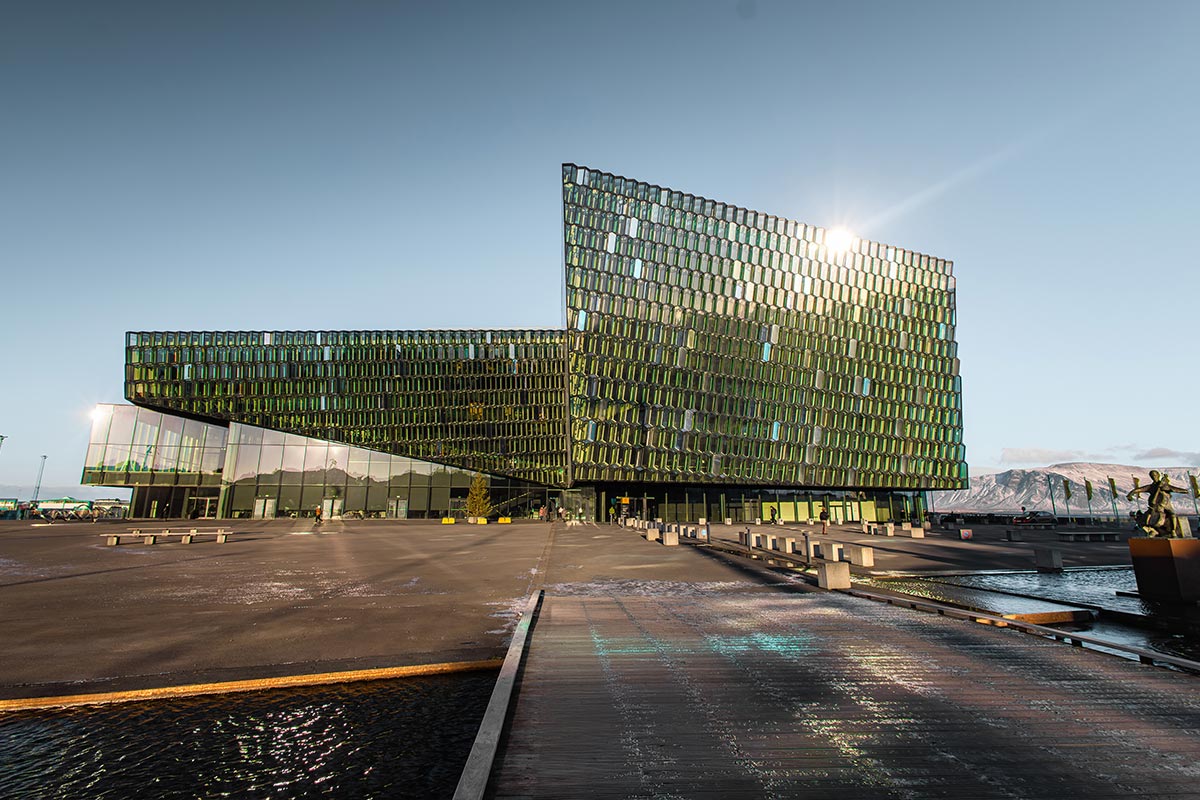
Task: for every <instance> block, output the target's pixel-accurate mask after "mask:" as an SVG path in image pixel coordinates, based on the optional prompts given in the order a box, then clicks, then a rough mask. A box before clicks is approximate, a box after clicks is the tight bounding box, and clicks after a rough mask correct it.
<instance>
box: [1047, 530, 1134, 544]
mask: <svg viewBox="0 0 1200 800" xmlns="http://www.w3.org/2000/svg"><path fill="white" fill-rule="evenodd" d="M1058 540H1059V541H1060V542H1119V541H1121V534H1119V533H1117V532H1116V531H1059V532H1058Z"/></svg>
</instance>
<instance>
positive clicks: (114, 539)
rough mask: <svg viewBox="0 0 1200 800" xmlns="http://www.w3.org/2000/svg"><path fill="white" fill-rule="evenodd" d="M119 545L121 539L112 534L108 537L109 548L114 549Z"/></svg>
mask: <svg viewBox="0 0 1200 800" xmlns="http://www.w3.org/2000/svg"><path fill="white" fill-rule="evenodd" d="M120 543H121V537H120V536H119V535H116V534H114V535H112V536H109V537H108V546H109V547H116V546H117V545H119V544H120Z"/></svg>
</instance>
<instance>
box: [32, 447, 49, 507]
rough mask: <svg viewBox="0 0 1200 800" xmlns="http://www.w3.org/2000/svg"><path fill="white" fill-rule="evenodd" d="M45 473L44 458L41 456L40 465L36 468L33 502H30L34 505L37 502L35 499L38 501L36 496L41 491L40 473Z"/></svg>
mask: <svg viewBox="0 0 1200 800" xmlns="http://www.w3.org/2000/svg"><path fill="white" fill-rule="evenodd" d="M45 471H46V457H45V456H42V463H41V464H40V465H39V466H38V477H37V484H36V485H35V486H34V487H33V500H32V501H31V502H34V503H36V502H37V499H38V495H39V494H41V491H42V473H43V472H45Z"/></svg>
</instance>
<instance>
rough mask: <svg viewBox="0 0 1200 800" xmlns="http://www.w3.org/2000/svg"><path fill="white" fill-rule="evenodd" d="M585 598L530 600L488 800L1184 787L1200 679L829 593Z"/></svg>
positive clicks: (1149, 792) (1132, 791) (1108, 793)
mask: <svg viewBox="0 0 1200 800" xmlns="http://www.w3.org/2000/svg"><path fill="white" fill-rule="evenodd" d="M562 588H564V589H565V588H567V587H562ZM587 591H588V594H586V595H582V596H563V595H561V594H559V595H557V596H551V595H550V594H549V593H548V594H547V596H546V599H545V602H544V604H543V607H542V611H541V615H540V618H539V619H538V622H537V624H536V626H535V628H534V630H533V634H532V638H531V642H530V645H529V653H528V656H527V661H526V666H525V672H524V675H523V677H522V679H521V684H520V692H519V695H518V699H517V701H516V704H515V708H514V710H513V718H512V724H511V729H510V732H509V737H508V742H507V745H506V747H505V749H504V752H503V754H502V757H501V759H500V760H499V761H498V762H497V765H496V768H495V770H494V772H493V781H492V787H493V792H492V793H493V794H494V796H495V797H553V798H574V797H621V798H683V797H712V798H727V797H780V798H782V797H789V798H790V797H805V798H809V797H812V798H818V797H819V798H824V797H830V798H842V797H844V798H855V799H856V800H857V799H859V798H934V797H955V798H961V797H996V798H1043V797H1044V798H1055V800H1063V798H1067V797H1129V796H1152V797H1200V678H1197V677H1194V676H1191V675H1187V674H1183V673H1176V672H1171V671H1168V670H1164V669H1162V668H1157V667H1148V666H1142V665H1139V664H1137V663H1134V662H1128V661H1124V660H1121V659H1118V658H1114V657H1110V656H1106V655H1103V654H1099V653H1094V652H1085V651H1081V650H1078V649H1075V648H1071V647H1069V646H1066V645H1062V644H1058V643H1053V642H1049V641H1045V640H1041V639H1038V638H1035V637H1032V636H1028V635H1025V634H1021V633H1017V632H1015V631H1005V630H1000V629H995V628H990V627H986V626H983V625H978V624H975V623H970V622H963V621H958V620H950V619H945V618H941V617H937V616H935V615H930V614H921V613H916V612H913V611H909V610H905V609H896V608H892V607H888V606H882V605H880V604H877V603H872V602H870V601H865V600H860V599H857V598H851V597H847V596H843V595H837V594H824V593H821V594H782V593H781V594H768V595H764V594H762V593H756V594H751V593H743V592H739V591H712V592H703V591H700V592H692V593H687V594H675V595H672V596H647V595H641V596H638V595H621V594H605V593H603V592H602V591H598V590H596V589H595V588H594V587H591V588H589V589H588V590H587Z"/></svg>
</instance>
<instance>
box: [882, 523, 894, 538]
mask: <svg viewBox="0 0 1200 800" xmlns="http://www.w3.org/2000/svg"><path fill="white" fill-rule="evenodd" d="M883 535H884V536H895V535H896V525H895V523H893V522H885V523H883Z"/></svg>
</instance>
